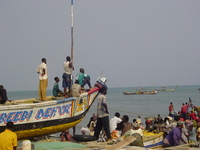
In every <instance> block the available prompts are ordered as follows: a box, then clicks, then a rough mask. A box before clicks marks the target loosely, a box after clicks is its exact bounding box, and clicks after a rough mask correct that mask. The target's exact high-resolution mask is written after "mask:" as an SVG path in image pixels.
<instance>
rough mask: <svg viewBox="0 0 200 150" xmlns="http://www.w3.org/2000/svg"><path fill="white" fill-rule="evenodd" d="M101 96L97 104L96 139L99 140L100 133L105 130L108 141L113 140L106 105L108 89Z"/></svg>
mask: <svg viewBox="0 0 200 150" xmlns="http://www.w3.org/2000/svg"><path fill="white" fill-rule="evenodd" d="M99 92H100V93H101V95H100V96H99V97H98V104H97V123H96V127H95V130H94V136H95V137H96V139H98V138H99V135H100V132H101V130H102V129H104V131H105V133H106V136H107V141H109V140H111V135H110V126H109V116H108V115H109V112H108V107H107V103H106V94H107V87H104V88H103V89H101V90H100V91H99Z"/></svg>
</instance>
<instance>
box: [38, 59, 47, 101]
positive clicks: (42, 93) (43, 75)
mask: <svg viewBox="0 0 200 150" xmlns="http://www.w3.org/2000/svg"><path fill="white" fill-rule="evenodd" d="M46 63H47V60H46V59H45V58H42V63H41V64H40V65H39V66H38V68H37V69H36V72H37V73H38V74H39V80H40V82H39V92H38V93H39V98H40V100H41V101H45V100H46V89H47V85H48V76H47V65H46Z"/></svg>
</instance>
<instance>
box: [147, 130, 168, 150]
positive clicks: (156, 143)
mask: <svg viewBox="0 0 200 150" xmlns="http://www.w3.org/2000/svg"><path fill="white" fill-rule="evenodd" d="M144 135H145V134H144ZM163 140H164V132H160V133H158V134H155V135H152V136H151V135H148V136H147V137H144V139H143V143H144V147H145V148H151V149H153V148H160V147H162V145H163Z"/></svg>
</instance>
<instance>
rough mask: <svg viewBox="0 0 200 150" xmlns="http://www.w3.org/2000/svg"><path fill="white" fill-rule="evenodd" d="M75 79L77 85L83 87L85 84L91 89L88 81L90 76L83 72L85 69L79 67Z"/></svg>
mask: <svg viewBox="0 0 200 150" xmlns="http://www.w3.org/2000/svg"><path fill="white" fill-rule="evenodd" d="M76 80H78V81H79V85H81V87H84V86H85V85H86V84H87V85H88V86H89V88H90V89H91V88H92V87H91V83H90V76H89V75H87V74H85V70H84V69H83V68H80V72H79V73H78V74H77V75H76Z"/></svg>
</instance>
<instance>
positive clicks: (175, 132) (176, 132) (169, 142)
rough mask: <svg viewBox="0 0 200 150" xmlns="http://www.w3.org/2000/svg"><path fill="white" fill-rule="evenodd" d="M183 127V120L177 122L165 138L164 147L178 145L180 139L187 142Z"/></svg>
mask: <svg viewBox="0 0 200 150" xmlns="http://www.w3.org/2000/svg"><path fill="white" fill-rule="evenodd" d="M182 128H183V123H182V122H181V121H178V122H177V126H176V127H175V128H174V129H172V130H171V131H170V132H169V134H168V135H167V136H166V137H165V139H164V145H163V147H171V146H178V145H180V144H179V140H181V141H183V143H185V144H186V142H185V141H184V139H183V138H182V136H181V135H182Z"/></svg>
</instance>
